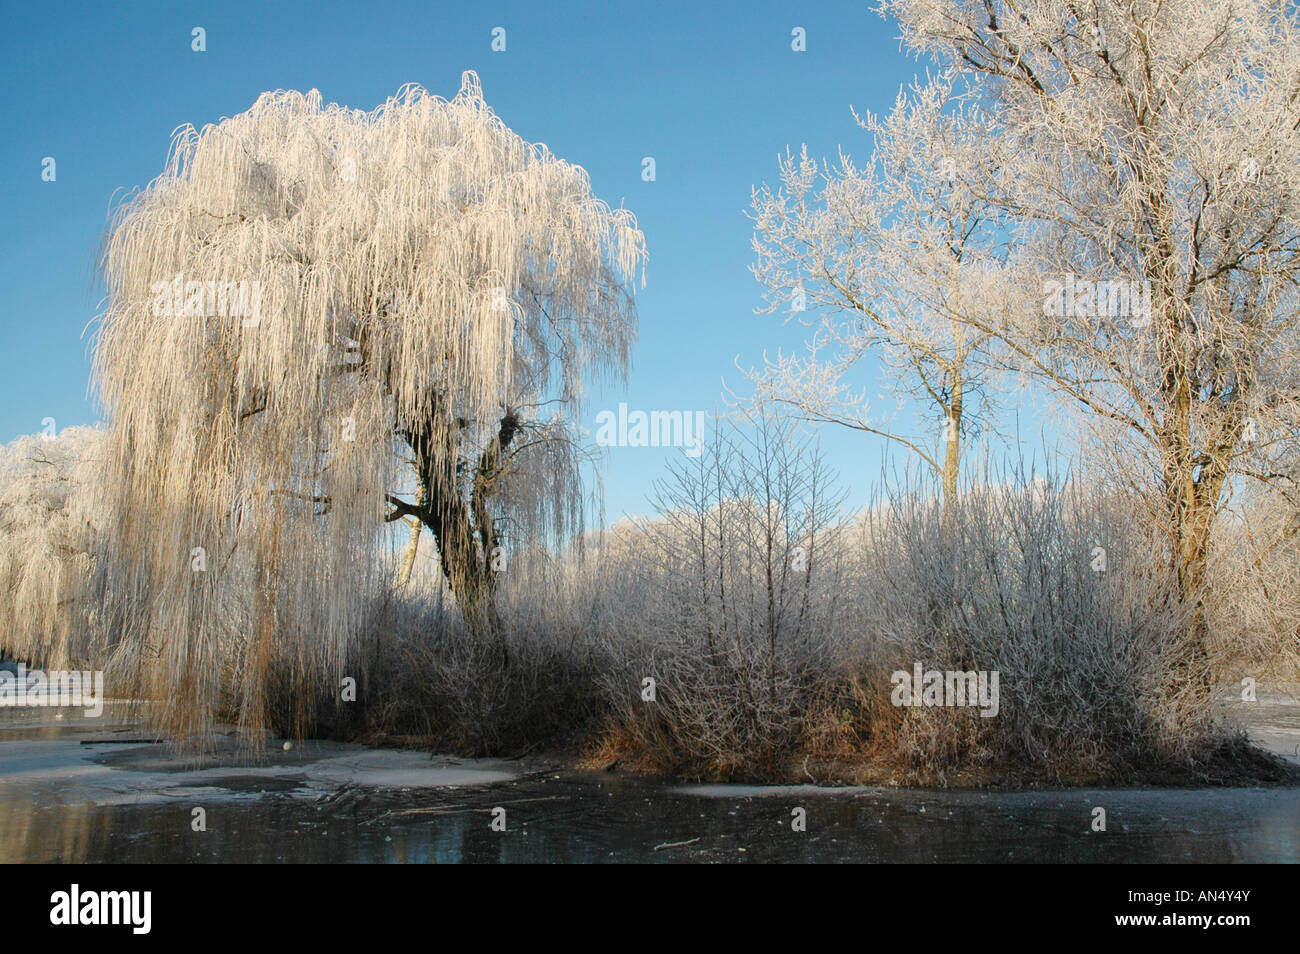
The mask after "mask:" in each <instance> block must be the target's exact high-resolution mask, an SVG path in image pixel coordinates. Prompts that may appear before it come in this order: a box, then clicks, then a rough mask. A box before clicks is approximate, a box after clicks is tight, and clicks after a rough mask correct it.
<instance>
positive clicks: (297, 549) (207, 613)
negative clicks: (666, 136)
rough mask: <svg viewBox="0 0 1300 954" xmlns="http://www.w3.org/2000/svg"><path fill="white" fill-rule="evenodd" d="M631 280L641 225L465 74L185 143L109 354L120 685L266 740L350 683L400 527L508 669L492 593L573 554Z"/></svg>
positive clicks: (625, 350) (103, 339) (101, 363)
mask: <svg viewBox="0 0 1300 954" xmlns="http://www.w3.org/2000/svg"><path fill="white" fill-rule="evenodd" d="M644 260H645V244H644V238H643V236H642V234H641V232H640V231H639V230H638V229H637V226H636V220H635V218H634V216H633V215H632V214H631V213H630V212H628V211H627V210H625V209H621V208H620V209H611V208H610V207H609V206H608V205H607V204H605V203H604V202H602V201H600V200H599V199H598V198H596V197H595V196H594V195H593V194H592V190H591V184H590V181H589V179H588V177H587V174H586V173H585V172H584V170H583V169H581V168H580V167H578V166H574V165H570V164H568V163H566V162H563V161H561V160H559V159H557V158H556V157H554V156H553V155H551V153H550V152H549V151H548V150H547V149H546V147H545V146H542V145H534V144H530V143H527V142H525V141H524V140H523V139H521V138H520V137H519V136H518V135H516V134H515V133H513V132H512V131H511V130H510V129H508V128H507V127H506V126H505V124H504V123H503V122H502V121H501V120H500V119H499V118H498V117H497V116H496V115H495V114H494V113H493V112H492V110H491V109H490V108H489V107H488V106H487V105H486V104H485V102H484V100H483V97H482V92H481V89H480V87H479V83H478V78H477V76H475V75H474V74H473V73H466V74H465V75H464V78H463V82H462V85H461V89H460V92H459V93H458V94H457V95H456V96H455V97H454V98H452V99H451V100H444V99H441V98H439V97H436V96H433V95H431V94H429V93H428V92H426V91H425V90H423V89H421V88H419V87H416V86H407V87H405V88H403V89H402V90H401V91H399V93H398V94H397V96H396V97H394V98H392V99H389V100H388V101H387V102H386V103H384V104H383V105H382V106H380V107H379V108H378V109H376V110H374V111H372V112H363V111H359V110H352V109H347V108H344V107H342V106H339V105H336V104H330V105H322V102H321V98H320V95H319V93H318V92H316V91H315V90H313V91H311V92H309V93H307V94H302V93H298V92H275V93H266V94H263V95H262V96H261V97H259V98H258V100H257V101H256V103H254V104H253V106H252V108H251V109H249V110H248V111H247V112H245V113H241V114H239V115H237V116H234V117H232V118H229V119H224V120H222V121H221V122H219V123H217V124H215V125H209V126H206V127H204V128H203V129H201V130H195V129H194V128H193V127H188V126H187V127H182V128H181V129H180V130H178V132H177V133H176V134H175V136H174V138H173V141H172V146H171V150H170V154H169V158H168V161H167V164H166V167H165V169H164V171H163V173H162V175H160V176H159V177H158V178H157V179H155V180H154V181H153V182H152V183H151V184H150V185H149V186H148V187H147V188H145V189H144V190H143V191H141V192H139V193H137V194H134V195H132V196H130V197H128V199H127V200H126V201H125V202H123V203H122V204H121V206H120V207H119V208H118V209H117V210H116V212H115V214H114V216H113V219H112V221H111V224H110V229H109V233H108V235H107V237H106V240H105V245H104V251H103V255H102V269H103V273H104V276H105V281H106V285H107V291H108V297H107V305H106V309H105V313H104V315H103V320H102V324H101V327H100V329H99V332H98V340H97V342H96V354H95V372H96V378H97V381H98V384H99V387H100V392H101V395H102V400H103V403H104V406H105V411H106V414H107V416H108V418H109V420H110V422H111V438H112V453H111V457H110V460H111V463H110V468H109V478H108V489H109V492H110V496H111V498H112V504H111V506H110V508H109V509H110V513H111V514H112V519H111V525H110V528H109V538H110V547H111V549H112V557H111V561H112V567H113V572H114V575H115V581H114V587H113V592H114V593H116V594H118V595H119V596H120V597H121V599H122V600H123V601H124V603H125V607H126V608H125V611H124V612H123V614H122V615H123V618H124V619H125V620H126V623H125V625H124V632H123V633H122V636H121V640H120V643H119V646H118V650H117V661H118V662H120V663H123V664H124V668H125V670H126V671H131V672H135V673H138V674H139V678H140V680H141V685H140V686H139V690H140V691H142V692H143V693H145V694H146V695H148V696H150V697H153V698H158V699H162V700H165V706H166V713H165V723H166V724H167V725H168V726H169V727H170V728H171V730H172V731H173V732H174V733H175V734H177V735H178V736H184V735H188V734H190V733H193V732H202V731H203V730H205V729H207V728H208V727H209V726H210V725H211V724H212V721H213V719H214V717H215V715H216V713H217V711H218V709H221V711H223V712H224V711H234V712H237V713H238V718H239V722H240V724H241V725H242V726H245V727H247V728H250V729H260V728H261V727H262V726H264V725H265V724H266V719H267V704H268V703H267V696H268V692H270V691H272V689H273V688H274V689H276V690H278V689H280V688H281V686H282V683H283V681H284V680H289V681H290V683H292V684H294V685H299V686H304V687H310V686H311V685H313V684H316V685H319V684H320V683H321V680H322V678H323V676H324V675H327V674H329V673H330V672H333V673H335V674H337V673H338V672H339V668H338V667H339V665H340V663H341V661H342V660H343V659H344V658H345V657H346V654H347V652H348V650H349V648H350V646H351V642H352V640H353V639H354V638H355V635H356V633H357V632H358V630H359V628H360V627H362V626H363V624H364V615H365V613H366V608H367V606H369V605H371V604H372V603H373V600H374V597H375V594H377V593H379V592H381V591H382V590H383V588H384V587H385V586H386V585H387V584H388V582H389V579H388V572H389V569H390V568H389V567H388V565H387V564H386V563H385V561H384V560H382V559H380V558H379V555H380V554H381V553H382V552H383V549H384V547H383V543H384V541H385V540H386V539H387V536H386V533H385V528H386V526H387V525H388V524H391V523H393V522H396V521H399V520H406V521H407V522H408V523H409V522H411V521H418V523H419V525H420V526H421V527H423V528H427V529H428V530H429V531H430V533H431V535H432V538H433V540H434V542H435V544H436V546H437V550H438V557H439V563H440V566H441V570H442V573H443V575H444V576H445V578H446V582H447V584H448V585H449V588H450V591H451V593H452V594H453V596H454V599H455V601H456V603H457V605H458V607H459V608H460V610H461V611H462V612H463V614H464V616H465V619H466V621H467V622H468V623H469V626H470V628H471V630H472V631H473V632H474V633H475V634H476V635H478V636H481V637H484V638H485V639H486V640H488V641H491V642H495V643H496V644H497V645H499V646H502V647H503V645H504V644H503V642H502V641H501V640H502V637H501V633H500V627H499V625H498V624H497V621H496V617H495V613H494V611H493V608H492V597H493V591H494V588H495V584H494V580H495V579H496V574H495V571H498V570H500V569H501V567H502V566H503V565H504V564H505V555H506V554H507V552H508V550H509V548H510V547H511V546H516V547H517V546H519V545H522V544H523V543H525V542H526V541H529V540H537V539H545V538H550V539H555V538H557V537H560V536H564V535H567V534H570V533H572V532H574V531H575V530H578V529H579V528H580V524H581V513H582V508H583V501H582V496H581V491H580V486H579V467H580V463H581V448H580V446H579V444H578V443H577V441H576V440H575V438H574V433H575V430H574V422H575V421H576V420H577V417H578V414H579V413H580V409H581V407H580V406H581V401H582V398H583V394H584V386H585V385H586V384H587V383H588V382H591V381H592V380H600V379H613V380H622V379H625V377H626V373H627V367H628V355H629V348H630V345H631V343H632V341H633V339H634V337H635V333H636V310H635V307H634V303H633V300H632V286H633V283H634V281H635V279H636V275H637V272H638V271H640V270H641V269H642V268H643V266H644ZM503 651H504V650H503V648H502V652H503ZM291 695H294V696H295V697H296V698H305V697H307V696H309V695H310V692H309V691H307V689H304V690H303V691H299V692H296V693H291Z"/></svg>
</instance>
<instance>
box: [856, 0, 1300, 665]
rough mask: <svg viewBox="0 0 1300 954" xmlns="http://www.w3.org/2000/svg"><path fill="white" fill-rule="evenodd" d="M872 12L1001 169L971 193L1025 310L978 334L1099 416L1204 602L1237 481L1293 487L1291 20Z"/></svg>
mask: <svg viewBox="0 0 1300 954" xmlns="http://www.w3.org/2000/svg"><path fill="white" fill-rule="evenodd" d="M880 9H881V11H882V13H884V14H888V15H893V16H895V17H897V19H898V20H899V22H900V23H901V24H902V27H903V35H904V38H905V41H906V43H907V45H908V46H909V47H910V48H911V49H913V50H915V51H918V52H927V53H931V54H934V55H936V56H937V57H938V59H939V60H940V61H941V62H943V63H946V64H950V65H952V66H954V67H957V68H960V69H963V70H964V71H966V74H967V75H968V76H969V77H970V78H971V80H972V82H973V83H975V84H977V85H978V87H979V88H980V90H982V95H983V96H984V97H985V98H986V100H987V102H988V103H989V104H990V106H989V115H990V121H991V123H993V124H994V126H995V128H996V133H995V135H994V136H992V137H991V138H990V140H989V149H990V151H991V153H993V154H995V155H997V156H999V157H1001V158H1002V159H1003V160H1004V161H1005V162H1006V169H1005V174H1003V175H1002V176H1000V177H997V178H993V177H990V178H989V179H988V180H987V181H986V183H984V184H983V185H982V186H981V188H982V189H983V190H984V191H985V193H986V194H987V195H988V197H989V198H990V200H991V201H993V202H995V203H996V204H998V205H1000V206H1001V207H1002V208H1004V209H1005V210H1006V211H1007V212H1008V214H1010V215H1011V216H1013V218H1014V219H1015V221H1016V222H1017V223H1018V227H1019V229H1020V233H1021V235H1020V237H1021V241H1022V244H1021V245H1020V246H1019V247H1020V250H1021V252H1022V255H1021V257H1020V265H1021V266H1023V267H1024V269H1025V273H1024V274H1026V275H1027V276H1029V281H1028V282H1027V283H1026V284H1027V285H1028V287H1027V288H1026V291H1027V293H1028V294H1027V298H1028V305H1027V307H1025V308H1023V309H1021V310H1019V311H1018V312H1009V313H1007V314H1006V315H1005V316H1004V319H1005V320H1002V321H998V322H989V321H985V322H976V323H975V327H976V329H977V330H980V331H984V332H987V333H991V334H995V335H997V336H998V337H999V339H1000V340H1001V341H1002V343H1003V344H1005V345H1007V346H1008V347H1009V348H1010V350H1011V351H1012V352H1013V354H1014V355H1015V356H1016V357H1017V358H1018V360H1019V361H1020V362H1021V363H1022V366H1023V367H1025V368H1026V369H1028V370H1030V371H1032V372H1034V373H1036V374H1038V375H1040V376H1041V377H1042V378H1043V379H1045V380H1046V381H1047V382H1049V383H1050V384H1051V385H1052V386H1053V387H1055V388H1056V389H1057V391H1058V392H1059V393H1061V394H1063V395H1065V396H1067V397H1068V398H1069V399H1070V400H1072V401H1074V402H1077V405H1079V406H1081V407H1082V408H1084V409H1086V410H1087V411H1088V412H1090V415H1089V417H1090V420H1091V422H1092V424H1093V425H1094V427H1095V428H1096V429H1097V430H1098V432H1099V433H1100V434H1102V436H1103V437H1104V439H1105V440H1106V441H1108V442H1109V443H1110V446H1111V447H1112V448H1113V449H1115V450H1116V451H1118V453H1117V455H1116V456H1117V459H1118V458H1125V459H1127V460H1128V461H1130V462H1132V461H1137V466H1135V467H1133V468H1132V469H1131V473H1132V477H1133V481H1134V483H1135V485H1136V486H1137V487H1138V488H1139V489H1140V490H1141V491H1142V492H1143V493H1144V494H1145V495H1146V496H1147V499H1149V500H1150V501H1151V503H1152V508H1151V509H1152V512H1153V515H1155V516H1156V517H1158V518H1159V520H1160V522H1161V525H1162V526H1163V528H1164V532H1165V534H1166V536H1167V540H1168V544H1169V562H1170V569H1171V572H1173V573H1174V574H1175V575H1176V577H1177V580H1178V584H1179V587H1178V589H1179V592H1180V594H1181V598H1182V599H1183V600H1184V601H1187V602H1189V603H1197V602H1198V601H1199V600H1200V599H1201V598H1202V588H1203V584H1204V582H1205V568H1206V560H1207V550H1208V547H1209V545H1210V541H1211V538H1212V534H1211V531H1212V528H1213V526H1214V523H1215V519H1216V515H1217V514H1218V513H1219V511H1220V510H1221V508H1222V506H1223V505H1224V502H1225V500H1226V499H1227V496H1228V493H1229V491H1230V489H1231V482H1232V481H1233V480H1235V479H1244V478H1257V479H1259V480H1263V481H1270V482H1275V483H1282V482H1289V481H1291V480H1292V478H1293V476H1294V474H1293V473H1288V471H1287V469H1286V468H1283V467H1278V466H1276V463H1277V455H1278V454H1279V453H1281V454H1283V456H1285V455H1286V454H1287V453H1290V454H1292V455H1293V454H1294V447H1295V440H1296V432H1297V426H1298V425H1300V377H1298V375H1300V352H1298V348H1300V323H1298V322H1297V310H1296V304H1297V299H1296V279H1297V276H1298V274H1300V257H1298V256H1297V254H1296V253H1297V251H1298V250H1300V188H1298V187H1300V165H1297V160H1298V159H1300V133H1298V132H1297V129H1300V97H1297V89H1300V38H1298V37H1297V27H1296V20H1295V15H1294V8H1293V7H1292V6H1290V5H1288V4H1284V3H1280V2H1273V0H1208V2H1192V0H1176V2H1171V0H1122V2H1121V0H1088V2H1086V3H1079V2H1073V0H1029V2H1018V0H1017V2H1007V0H885V2H883V3H882V4H881V7H880ZM1035 286H1036V287H1035ZM1035 295H1037V300H1036V301H1035ZM1035 306H1037V307H1035ZM1287 448H1289V450H1287ZM1194 630H1195V631H1194V633H1193V638H1192V639H1190V640H1189V641H1188V643H1187V646H1186V653H1187V659H1186V667H1187V668H1185V669H1184V671H1183V676H1184V677H1188V676H1189V674H1190V675H1191V677H1192V678H1193V679H1195V680H1197V681H1200V682H1202V684H1204V680H1205V678H1206V676H1205V667H1204V666H1203V665H1201V664H1200V663H1199V662H1198V660H1199V659H1201V658H1202V657H1203V649H1204V646H1203V641H1204V637H1205V627H1204V624H1203V620H1202V622H1201V623H1199V624H1195V625H1194Z"/></svg>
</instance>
